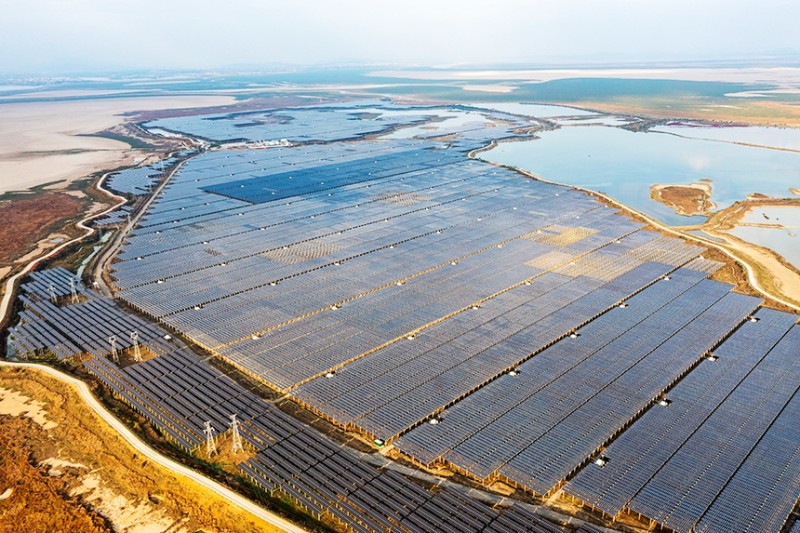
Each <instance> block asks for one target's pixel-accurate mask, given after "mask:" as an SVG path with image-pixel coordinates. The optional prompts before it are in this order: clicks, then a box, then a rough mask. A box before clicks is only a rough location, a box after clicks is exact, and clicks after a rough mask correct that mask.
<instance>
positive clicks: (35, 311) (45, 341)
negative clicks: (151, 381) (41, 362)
mask: <svg viewBox="0 0 800 533" xmlns="http://www.w3.org/2000/svg"><path fill="white" fill-rule="evenodd" d="M70 280H71V281H72V283H73V284H74V286H75V292H76V295H77V297H78V301H77V302H73V299H72V288H71V286H70ZM51 287H52V290H51ZM21 288H22V291H23V294H22V295H21V296H20V300H21V301H22V302H23V303H24V304H25V309H24V310H23V311H21V312H20V313H19V316H20V321H19V323H18V324H17V325H16V326H15V327H13V328H10V333H11V335H12V337H13V342H14V344H15V346H16V349H17V350H18V351H19V352H20V353H21V354H22V355H24V356H33V355H41V354H43V353H46V352H51V353H53V354H54V355H56V356H57V357H58V358H59V359H67V358H70V357H74V356H77V355H80V354H94V355H96V356H99V357H104V356H106V355H108V354H109V353H110V352H111V344H110V341H109V337H111V336H112V335H113V336H115V337H116V342H117V344H116V346H117V348H118V349H119V350H125V349H127V348H130V347H132V345H133V341H132V340H131V337H130V334H131V332H134V331H135V332H136V333H137V334H138V336H139V339H138V341H139V342H140V343H141V345H143V346H146V347H147V348H148V349H150V350H152V351H153V352H155V353H162V352H164V351H169V350H170V349H171V347H170V346H169V345H168V344H167V343H166V342H165V340H164V335H167V332H166V331H164V330H163V329H161V328H159V327H158V326H155V325H153V324H151V323H150V322H148V321H146V320H143V319H141V318H139V317H137V316H135V315H131V314H129V313H125V312H124V311H123V310H122V309H120V308H119V307H118V306H117V305H116V304H115V303H114V302H113V301H112V300H109V299H107V298H103V297H102V296H100V295H99V294H97V293H95V292H94V291H91V290H87V289H85V288H84V287H83V285H82V284H81V282H80V281H79V280H77V279H76V278H75V276H74V274H72V273H71V272H69V271H68V270H66V269H64V268H55V269H50V270H43V271H40V272H33V273H31V275H30V280H29V281H28V282H27V283H25V284H23V285H22V287H21ZM53 295H55V297H56V299H55V301H53V298H52V296H53Z"/></svg>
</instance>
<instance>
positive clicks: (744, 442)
mask: <svg viewBox="0 0 800 533" xmlns="http://www.w3.org/2000/svg"><path fill="white" fill-rule="evenodd" d="M755 319H756V320H757V321H752V322H751V321H748V322H746V323H745V324H743V325H742V326H741V327H740V328H739V329H738V330H737V331H736V332H735V333H734V334H733V335H732V336H731V337H730V338H729V339H728V340H726V341H725V342H724V343H723V344H722V345H721V346H720V347H719V348H717V349H716V350H714V356H715V357H716V358H717V359H716V360H704V361H703V362H701V363H700V365H699V366H698V367H697V368H696V369H695V370H694V371H693V372H691V373H690V374H689V375H688V376H687V377H686V378H685V379H684V380H683V381H681V382H680V383H679V384H678V385H676V386H675V387H674V388H673V389H671V390H670V391H668V393H667V394H666V398H668V404H667V403H665V404H664V406H656V407H654V408H653V409H651V410H650V411H648V412H647V413H645V414H644V415H643V416H642V418H640V419H639V420H638V421H637V422H636V423H635V424H633V426H631V428H630V429H628V430H627V431H626V432H624V433H623V434H622V435H621V436H620V437H619V438H618V439H617V440H616V441H615V442H613V443H612V444H611V445H610V446H609V447H608V448H607V449H606V450H605V451H604V455H605V456H606V457H607V459H608V463H607V464H606V465H605V466H603V467H602V468H599V467H596V466H594V465H590V466H588V467H587V468H586V469H584V470H583V471H582V472H580V473H579V474H578V475H577V476H576V477H575V478H574V479H573V480H572V481H570V482H569V483H568V484H567V486H566V487H565V490H566V492H568V493H569V494H572V495H574V496H576V497H578V498H580V499H582V500H584V501H586V502H588V503H589V504H590V505H592V506H594V507H596V508H598V509H600V510H602V511H603V512H606V513H608V514H611V515H616V514H617V513H619V512H620V511H621V510H623V509H626V508H627V509H631V510H633V511H635V512H637V513H641V514H644V515H646V516H649V517H651V518H653V519H654V520H656V521H658V522H660V523H663V524H665V525H666V526H668V527H670V528H671V529H674V530H676V531H689V530H690V529H692V528H693V529H692V530H694V531H779V530H780V529H781V526H782V525H783V523H784V522H785V520H786V517H787V516H788V514H789V513H790V512H791V510H792V508H793V507H794V506H795V503H796V501H797V496H798V493H799V492H800V462H798V454H800V438H798V437H799V436H798V433H797V432H798V430H797V415H798V413H797V410H796V409H797V405H798V403H800V395H798V394H797V388H798V383H800V380H798V376H797V372H798V360H799V359H800V351H799V350H798V348H797V347H798V346H800V343H799V341H800V326H797V325H796V321H797V317H796V316H793V315H790V314H787V313H781V312H778V311H773V310H769V309H762V310H760V311H759V312H758V313H757V314H756V315H755Z"/></svg>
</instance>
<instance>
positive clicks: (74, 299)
mask: <svg viewBox="0 0 800 533" xmlns="http://www.w3.org/2000/svg"><path fill="white" fill-rule="evenodd" d="M69 293H70V294H71V295H72V303H74V304H76V303H78V291H77V289H76V287H75V280H74V279H73V278H69Z"/></svg>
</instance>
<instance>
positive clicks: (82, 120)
mask: <svg viewBox="0 0 800 533" xmlns="http://www.w3.org/2000/svg"><path fill="white" fill-rule="evenodd" d="M234 101H235V100H234V99H233V98H232V97H229V96H166V97H147V98H112V99H98V100H79V101H62V102H37V103H19V104H3V105H1V106H0V193H2V192H6V191H14V190H24V189H28V188H30V187H33V186H36V185H41V184H44V183H49V182H53V181H60V180H74V179H77V178H81V177H84V176H87V175H89V174H91V173H93V172H96V171H98V170H103V169H110V168H114V167H116V166H119V165H120V164H122V163H124V162H125V161H126V159H127V158H131V159H132V158H133V157H137V156H139V155H140V154H138V153H136V152H135V151H133V150H130V148H129V147H128V145H126V144H125V143H123V142H120V141H115V140H111V139H102V138H97V137H81V135H88V134H93V133H97V132H100V131H103V130H105V129H107V128H110V127H112V126H114V125H117V124H120V123H122V122H123V121H124V120H125V117H123V116H121V115H122V114H123V113H130V112H133V111H153V110H163V109H180V108H185V107H206V106H214V105H227V104H230V103H232V102H234Z"/></svg>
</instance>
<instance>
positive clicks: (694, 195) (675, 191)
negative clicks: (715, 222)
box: [650, 183, 716, 216]
mask: <svg viewBox="0 0 800 533" xmlns="http://www.w3.org/2000/svg"><path fill="white" fill-rule="evenodd" d="M650 198H652V199H653V200H655V201H656V202H660V203H662V204H664V205H666V206H667V207H669V208H671V209H672V210H674V211H675V212H676V213H678V214H679V215H685V216H692V215H707V214H709V211H711V210H712V209H714V208H715V207H716V206H715V205H714V202H712V201H711V187H710V186H709V185H707V184H705V183H703V184H695V183H693V184H690V185H651V186H650Z"/></svg>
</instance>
